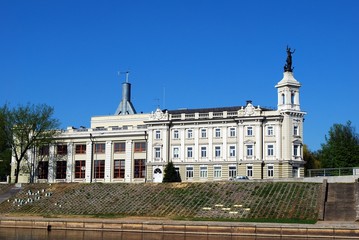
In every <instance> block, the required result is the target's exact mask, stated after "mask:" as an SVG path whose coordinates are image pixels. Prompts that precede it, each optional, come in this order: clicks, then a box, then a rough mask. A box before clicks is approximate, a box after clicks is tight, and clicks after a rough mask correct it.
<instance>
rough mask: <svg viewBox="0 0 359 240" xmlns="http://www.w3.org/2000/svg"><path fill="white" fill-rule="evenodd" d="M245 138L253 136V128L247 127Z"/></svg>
mask: <svg viewBox="0 0 359 240" xmlns="http://www.w3.org/2000/svg"><path fill="white" fill-rule="evenodd" d="M247 136H253V127H247Z"/></svg>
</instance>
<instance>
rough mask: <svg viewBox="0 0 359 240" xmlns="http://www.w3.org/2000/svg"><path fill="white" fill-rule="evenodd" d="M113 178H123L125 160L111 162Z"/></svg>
mask: <svg viewBox="0 0 359 240" xmlns="http://www.w3.org/2000/svg"><path fill="white" fill-rule="evenodd" d="M113 178H125V159H114V160H113Z"/></svg>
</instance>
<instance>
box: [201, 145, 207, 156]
mask: <svg viewBox="0 0 359 240" xmlns="http://www.w3.org/2000/svg"><path fill="white" fill-rule="evenodd" d="M206 157H207V146H201V158H206Z"/></svg>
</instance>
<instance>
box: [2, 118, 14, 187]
mask: <svg viewBox="0 0 359 240" xmlns="http://www.w3.org/2000/svg"><path fill="white" fill-rule="evenodd" d="M10 162H11V147H10V146H9V144H8V143H7V141H6V137H5V116H4V114H3V113H2V112H1V111H0V181H5V180H6V179H7V176H9V175H10V172H11V166H10Z"/></svg>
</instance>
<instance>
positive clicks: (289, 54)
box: [284, 46, 295, 72]
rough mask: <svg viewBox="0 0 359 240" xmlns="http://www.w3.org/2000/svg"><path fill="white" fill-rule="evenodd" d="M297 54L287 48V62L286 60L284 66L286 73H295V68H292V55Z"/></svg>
mask: <svg viewBox="0 0 359 240" xmlns="http://www.w3.org/2000/svg"><path fill="white" fill-rule="evenodd" d="M294 52H295V49H294V51H293V52H292V51H291V49H290V47H288V46H287V60H286V62H287V63H286V64H285V65H284V72H293V68H292V54H293V53H294Z"/></svg>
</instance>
